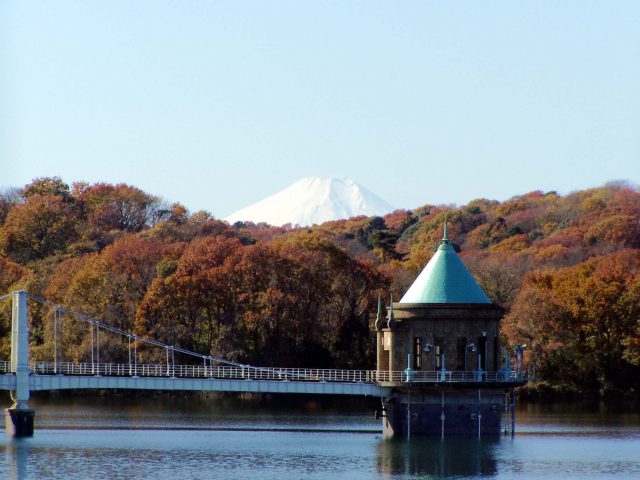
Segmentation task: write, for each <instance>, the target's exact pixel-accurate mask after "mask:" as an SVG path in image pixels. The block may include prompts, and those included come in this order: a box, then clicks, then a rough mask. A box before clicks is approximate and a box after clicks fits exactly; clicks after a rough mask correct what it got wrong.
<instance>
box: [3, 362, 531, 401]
mask: <svg viewBox="0 0 640 480" xmlns="http://www.w3.org/2000/svg"><path fill="white" fill-rule="evenodd" d="M0 373H5V375H0V389H2V390H13V389H15V376H14V374H13V373H12V372H11V364H10V362H0ZM410 375H411V376H410V382H411V383H412V384H414V385H415V384H417V385H425V386H426V385H428V384H443V383H444V384H453V383H455V384H460V385H462V384H464V385H465V386H477V387H480V386H483V387H491V386H496V387H499V386H503V387H510V386H514V385H517V384H521V383H522V382H523V381H524V380H525V379H526V377H524V376H523V375H518V374H516V373H515V372H510V371H499V372H477V371H469V372H458V371H415V372H412V373H411V374H410ZM406 385H407V374H406V372H378V371H375V370H332V369H302V368H263V367H251V366H241V367H236V366H210V365H206V366H205V365H165V364H162V365H156V364H138V365H134V364H115V363H101V364H97V363H93V364H91V363H70V362H63V363H48V362H35V363H32V364H31V373H30V375H29V389H30V390H31V391H38V390H62V389H138V390H172V391H177V390H182V391H211V392H263V393H306V394H330V395H371V396H386V395H388V394H389V393H390V391H391V388H392V387H399V386H406Z"/></svg>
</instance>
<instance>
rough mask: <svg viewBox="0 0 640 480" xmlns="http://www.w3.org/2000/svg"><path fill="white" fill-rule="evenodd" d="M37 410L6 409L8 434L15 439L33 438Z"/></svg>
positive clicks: (6, 429)
mask: <svg viewBox="0 0 640 480" xmlns="http://www.w3.org/2000/svg"><path fill="white" fill-rule="evenodd" d="M35 413H36V412H35V410H32V409H30V408H14V407H12V408H5V409H4V420H5V431H6V434H7V435H8V436H10V437H13V438H19V437H32V436H33V419H34V416H35Z"/></svg>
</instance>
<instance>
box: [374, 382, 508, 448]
mask: <svg viewBox="0 0 640 480" xmlns="http://www.w3.org/2000/svg"><path fill="white" fill-rule="evenodd" d="M503 402H504V392H502V391H486V390H482V391H480V390H475V391H473V390H465V391H459V390H457V391H445V390H442V391H439V392H428V393H426V392H422V393H418V394H415V393H413V394H409V393H408V392H407V391H403V392H397V393H395V394H394V395H393V396H391V397H390V398H387V399H384V400H383V410H384V413H385V415H384V417H383V419H382V427H383V435H384V437H386V438H389V437H394V436H410V435H438V436H442V437H444V436H447V435H468V436H484V435H499V434H500V432H501V419H502V407H503Z"/></svg>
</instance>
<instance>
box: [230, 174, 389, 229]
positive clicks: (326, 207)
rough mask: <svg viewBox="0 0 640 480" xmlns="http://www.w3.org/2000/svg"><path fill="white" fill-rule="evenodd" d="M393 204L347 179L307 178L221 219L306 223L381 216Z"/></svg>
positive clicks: (271, 222)
mask: <svg viewBox="0 0 640 480" xmlns="http://www.w3.org/2000/svg"><path fill="white" fill-rule="evenodd" d="M393 210H394V207H392V206H391V205H389V204H388V203H387V202H385V201H384V200H382V199H381V198H380V197H378V196H377V195H375V194H374V193H372V192H370V191H369V190H367V189H366V188H364V187H363V186H362V185H359V184H358V183H356V182H354V181H353V180H350V179H348V178H319V177H308V178H303V179H301V180H298V181H297V182H295V183H293V184H292V185H290V186H289V187H287V188H285V189H284V190H282V191H280V192H278V193H275V194H273V195H271V196H269V197H267V198H265V199H264V200H261V201H259V202H258V203H254V204H253V205H250V206H248V207H245V208H243V209H242V210H238V211H237V212H235V213H233V214H231V215H229V216H228V217H227V218H225V221H227V222H229V223H231V224H233V223H235V222H238V221H251V222H254V223H259V222H266V223H268V224H270V225H276V226H281V225H285V224H287V223H290V224H291V225H299V226H309V225H314V224H320V223H323V222H327V221H330V220H340V219H343V218H350V217H355V216H357V215H366V216H373V215H378V216H381V215H385V214H387V213H389V212H392V211H393Z"/></svg>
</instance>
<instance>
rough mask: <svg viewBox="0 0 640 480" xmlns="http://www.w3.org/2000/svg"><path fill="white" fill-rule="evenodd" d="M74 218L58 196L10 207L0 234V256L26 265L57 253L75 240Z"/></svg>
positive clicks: (33, 198)
mask: <svg viewBox="0 0 640 480" xmlns="http://www.w3.org/2000/svg"><path fill="white" fill-rule="evenodd" d="M77 226H78V214H77V211H76V209H75V208H74V206H73V205H72V204H71V203H69V202H67V201H65V199H64V198H63V197H61V196H58V195H39V194H34V195H31V196H29V197H28V198H27V201H26V202H25V203H24V204H19V205H16V206H15V207H13V208H12V209H11V210H10V211H9V214H8V215H7V218H6V221H5V223H4V225H3V227H2V230H0V252H1V253H2V254H3V255H5V256H7V257H9V258H10V259H12V260H14V261H17V262H18V263H23V264H24V263H27V262H29V261H32V260H39V259H43V258H45V257H47V256H50V255H54V254H56V253H60V252H62V251H64V250H65V248H66V246H67V245H68V244H69V243H71V242H73V241H74V240H75V239H76V238H77V237H78V231H77Z"/></svg>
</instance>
